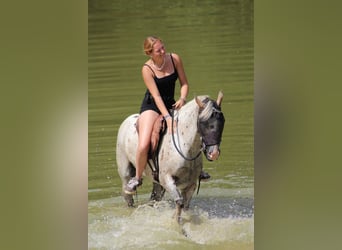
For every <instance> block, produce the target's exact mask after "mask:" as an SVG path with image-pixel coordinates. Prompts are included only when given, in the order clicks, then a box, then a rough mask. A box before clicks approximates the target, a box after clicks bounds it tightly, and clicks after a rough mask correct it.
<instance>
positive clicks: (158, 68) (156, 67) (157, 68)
mask: <svg viewBox="0 0 342 250" xmlns="http://www.w3.org/2000/svg"><path fill="white" fill-rule="evenodd" d="M163 59H164V60H163V63H162V64H161V65H160V67H158V66H157V65H156V64H155V63H154V61H153V60H152V64H153V67H154V68H155V69H156V70H162V69H163V68H164V65H165V61H166V60H165V56H164V58H163Z"/></svg>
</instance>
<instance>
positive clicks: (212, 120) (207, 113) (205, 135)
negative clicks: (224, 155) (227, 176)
mask: <svg viewBox="0 0 342 250" xmlns="http://www.w3.org/2000/svg"><path fill="white" fill-rule="evenodd" d="M222 98H223V93H222V92H221V91H220V92H219V94H218V97H217V100H216V101H215V100H212V99H209V98H205V99H204V100H200V99H199V98H198V97H196V102H197V105H198V106H199V108H200V110H199V112H200V113H199V117H198V130H199V133H200V135H201V137H202V143H203V151H204V154H205V156H206V158H207V159H208V160H209V161H214V160H217V159H218V157H219V155H220V143H221V138H222V132H223V128H224V122H225V119H224V115H223V113H222V111H221V102H222Z"/></svg>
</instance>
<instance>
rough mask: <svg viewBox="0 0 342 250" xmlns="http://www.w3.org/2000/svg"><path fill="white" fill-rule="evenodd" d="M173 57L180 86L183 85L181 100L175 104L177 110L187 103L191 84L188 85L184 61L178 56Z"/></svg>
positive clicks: (173, 55)
mask: <svg viewBox="0 0 342 250" xmlns="http://www.w3.org/2000/svg"><path fill="white" fill-rule="evenodd" d="M172 57H173V59H174V62H175V66H176V69H177V72H178V78H179V82H180V85H181V87H180V98H179V99H178V101H177V102H176V103H175V104H174V106H175V108H176V109H179V108H181V107H182V106H183V105H184V104H185V102H186V97H187V96H188V92H189V84H188V80H187V78H186V74H185V71H184V67H183V63H182V59H181V58H180V56H179V55H177V54H172Z"/></svg>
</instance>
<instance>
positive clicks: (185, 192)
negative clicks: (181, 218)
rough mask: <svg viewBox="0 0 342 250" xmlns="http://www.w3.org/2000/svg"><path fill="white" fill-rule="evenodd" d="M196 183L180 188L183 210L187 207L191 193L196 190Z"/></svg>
mask: <svg viewBox="0 0 342 250" xmlns="http://www.w3.org/2000/svg"><path fill="white" fill-rule="evenodd" d="M196 186H197V185H196V183H193V184H191V185H189V186H188V187H187V188H186V189H184V190H182V196H183V198H184V210H187V209H189V206H190V201H191V199H192V195H193V194H194V192H195V190H196Z"/></svg>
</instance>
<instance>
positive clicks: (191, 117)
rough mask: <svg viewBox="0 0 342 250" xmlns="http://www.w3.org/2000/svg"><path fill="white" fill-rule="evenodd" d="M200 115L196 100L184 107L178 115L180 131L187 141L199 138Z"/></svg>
mask: <svg viewBox="0 0 342 250" xmlns="http://www.w3.org/2000/svg"><path fill="white" fill-rule="evenodd" d="M198 113H199V108H198V105H197V104H196V102H195V101H194V100H192V101H190V102H188V103H187V104H186V105H185V106H183V107H182V108H181V109H180V111H179V113H178V129H179V131H180V132H181V133H183V134H184V136H185V138H187V139H190V140H193V139H194V138H195V137H196V136H198V131H197V120H198Z"/></svg>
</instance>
